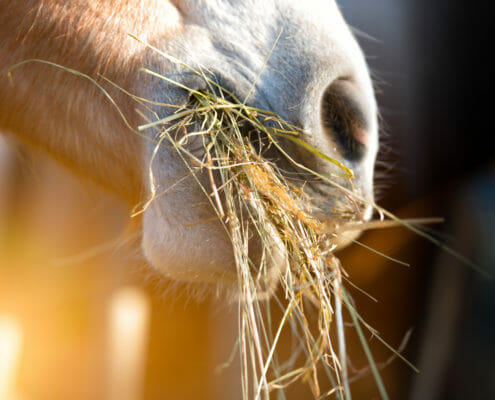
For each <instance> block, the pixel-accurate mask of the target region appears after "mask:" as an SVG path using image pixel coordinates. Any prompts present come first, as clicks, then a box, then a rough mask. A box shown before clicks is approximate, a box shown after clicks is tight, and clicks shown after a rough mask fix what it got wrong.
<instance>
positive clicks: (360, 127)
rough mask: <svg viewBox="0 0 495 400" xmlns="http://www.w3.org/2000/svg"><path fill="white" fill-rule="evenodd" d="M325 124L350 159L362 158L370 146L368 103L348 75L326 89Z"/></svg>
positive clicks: (338, 147)
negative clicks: (348, 78) (366, 104)
mask: <svg viewBox="0 0 495 400" xmlns="http://www.w3.org/2000/svg"><path fill="white" fill-rule="evenodd" d="M321 120H322V124H323V128H324V129H325V130H326V131H327V132H328V133H329V134H330V135H331V137H332V138H333V140H334V141H335V143H336V145H337V149H338V150H339V152H340V153H341V154H342V155H343V157H344V158H345V159H346V160H348V161H359V160H361V159H362V158H363V157H364V156H365V154H366V150H367V148H368V146H369V136H370V135H369V133H368V126H367V125H368V124H367V122H366V115H365V105H364V101H363V96H361V95H360V93H359V89H358V88H357V87H356V86H355V85H354V84H353V83H352V82H351V81H349V80H347V79H338V80H336V81H334V82H333V83H332V84H331V85H330V86H329V87H328V88H327V89H326V90H325V92H324V94H323V98H322V103H321Z"/></svg>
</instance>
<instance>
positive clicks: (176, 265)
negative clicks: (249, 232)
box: [142, 205, 286, 292]
mask: <svg viewBox="0 0 495 400" xmlns="http://www.w3.org/2000/svg"><path fill="white" fill-rule="evenodd" d="M266 229H267V232H268V233H269V237H268V239H266V240H265V243H263V244H261V240H260V239H259V237H257V236H253V238H251V239H250V240H249V243H248V248H249V259H250V261H251V264H252V265H253V266H254V268H259V266H260V265H261V263H262V260H265V261H266V264H265V265H266V273H265V277H264V279H263V280H262V281H263V282H262V283H261V284H260V286H259V291H260V292H271V291H272V290H273V289H274V288H275V286H276V280H277V279H276V278H277V276H278V274H277V271H279V270H280V269H281V268H282V267H283V265H285V260H286V252H285V248H284V246H283V243H282V241H281V240H280V238H279V236H278V234H277V233H276V229H275V228H274V227H273V226H267V227H266ZM142 249H143V252H144V255H145V257H146V258H147V260H148V261H149V262H150V263H151V265H152V266H153V267H154V268H155V269H156V270H157V271H158V272H159V273H160V274H161V275H163V276H164V277H166V278H169V279H172V280H174V281H180V282H189V283H198V284H201V283H207V284H220V285H227V286H228V285H233V284H235V283H237V282H238V279H239V272H238V270H237V262H236V259H235V256H234V253H233V246H232V242H231V240H230V238H229V236H228V235H227V233H226V231H225V228H224V227H223V226H222V225H221V223H220V221H213V222H211V221H210V222H205V223H204V224H196V225H191V226H184V225H183V224H180V223H178V222H177V221H175V222H174V223H172V224H170V221H167V219H166V218H164V216H163V214H162V213H160V207H159V205H155V206H153V205H151V206H150V207H149V208H148V209H147V210H146V211H145V213H144V217H143V239H142Z"/></svg>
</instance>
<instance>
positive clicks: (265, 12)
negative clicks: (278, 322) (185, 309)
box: [0, 0, 378, 283]
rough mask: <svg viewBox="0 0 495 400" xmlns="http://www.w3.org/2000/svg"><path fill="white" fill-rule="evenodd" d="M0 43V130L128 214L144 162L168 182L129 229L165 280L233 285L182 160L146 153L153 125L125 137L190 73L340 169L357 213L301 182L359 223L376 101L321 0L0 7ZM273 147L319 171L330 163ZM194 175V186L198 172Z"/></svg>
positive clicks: (223, 243)
mask: <svg viewBox="0 0 495 400" xmlns="http://www.w3.org/2000/svg"><path fill="white" fill-rule="evenodd" d="M0 49H1V50H0V52H1V57H0V60H1V61H0V76H1V77H2V78H1V79H3V81H2V84H1V85H0V131H2V132H7V133H9V134H11V135H13V136H15V137H16V138H18V140H20V141H21V142H22V143H24V144H25V145H26V146H27V147H31V148H38V149H41V150H42V151H44V152H46V153H47V154H49V155H50V156H51V157H52V158H54V159H55V160H56V161H57V162H58V163H60V164H62V165H65V166H67V167H69V168H70V169H71V170H72V171H74V172H75V173H76V174H78V175H79V176H82V177H84V178H87V179H88V180H90V181H93V182H96V183H97V184H98V185H100V186H102V187H103V188H105V189H106V190H108V191H111V192H113V193H115V194H116V195H117V196H118V197H120V198H122V199H124V200H125V201H126V203H127V204H128V206H129V209H132V208H133V207H134V206H135V205H136V204H137V203H139V202H142V201H144V200H146V199H147V198H149V197H150V195H151V194H152V187H151V186H152V182H151V181H150V179H149V177H148V167H149V165H150V162H151V161H152V162H153V171H154V180H155V181H156V182H158V183H159V184H161V185H165V186H168V185H171V184H173V188H172V189H171V190H168V191H167V193H166V194H165V195H163V196H159V197H157V198H155V199H154V200H153V201H152V202H150V204H149V206H148V207H146V208H145V209H144V211H143V213H142V217H141V219H140V220H139V221H138V225H139V226H138V228H137V229H138V230H139V231H140V232H141V233H142V242H141V247H142V250H143V253H144V255H145V257H146V259H147V260H148V261H149V263H150V264H151V265H152V266H153V267H154V268H155V269H156V270H157V271H159V273H161V274H163V275H164V276H166V277H169V278H172V279H174V280H178V281H188V282H214V283H215V282H230V281H232V280H234V279H235V277H236V272H235V261H234V256H233V251H232V246H231V243H230V240H229V238H228V235H227V234H226V233H225V230H224V229H223V226H222V225H221V223H220V221H219V220H218V219H216V220H215V213H214V210H213V208H212V207H211V206H210V205H209V204H208V202H207V201H206V200H205V195H204V193H203V192H202V190H201V188H200V186H199V185H198V184H197V183H196V182H195V181H194V179H192V178H191V177H187V175H188V169H187V167H186V165H184V163H183V162H182V160H181V159H180V158H179V156H178V154H177V153H176V152H175V151H174V150H173V149H170V148H167V147H166V146H164V147H163V148H160V149H159V151H158V152H156V145H155V143H156V131H155V130H154V129H152V128H150V129H148V130H145V131H144V132H143V133H142V134H141V135H138V134H136V133H135V131H136V130H137V129H136V128H137V127H138V126H140V125H142V124H143V121H144V120H149V119H153V118H159V119H163V118H167V117H168V116H170V115H172V114H173V113H175V112H176V110H177V107H181V106H184V105H185V104H187V103H188V101H189V97H190V91H189V90H187V89H192V90H196V91H201V90H206V89H207V88H208V85H207V80H206V79H205V78H204V77H202V76H198V75H197V74H195V73H192V72H191V70H192V69H193V68H194V69H201V70H204V71H207V73H208V76H211V77H212V78H213V79H214V80H215V82H218V84H219V86H221V87H222V88H225V89H226V91H228V92H229V93H232V94H234V95H235V96H236V98H238V99H241V100H243V101H244V102H245V104H247V105H249V106H251V107H254V108H256V109H261V110H267V111H269V112H273V113H274V114H276V115H278V116H280V118H282V119H283V120H284V121H287V122H288V123H290V124H292V125H294V126H296V127H298V129H299V130H300V132H301V133H300V137H301V139H302V140H303V141H304V142H305V143H307V144H308V145H310V146H312V147H314V148H316V149H318V150H319V151H320V152H321V153H324V154H327V155H328V156H330V157H332V158H335V159H337V160H340V161H341V162H342V163H343V164H344V165H346V166H347V167H348V168H350V169H352V171H353V172H354V178H353V180H352V189H353V190H354V191H355V192H357V193H358V194H359V195H360V196H361V197H362V198H364V199H366V200H367V202H368V205H366V206H363V207H362V209H361V210H357V211H356V210H354V209H352V207H350V206H349V205H348V204H347V205H344V203H345V201H344V200H345V195H344V194H343V193H340V192H339V191H338V190H337V189H335V188H334V187H331V186H330V185H328V184H326V183H324V182H307V183H306V184H305V192H307V193H308V195H309V196H310V197H311V199H312V204H313V206H314V208H315V209H317V210H318V212H319V213H321V214H324V215H328V216H334V217H335V218H337V217H338V214H339V213H354V214H358V215H359V218H361V219H362V220H366V219H369V218H370V216H371V212H372V209H371V206H370V205H369V204H372V202H373V169H374V163H375V159H376V153H377V149H378V122H377V106H376V100H375V96H374V90H373V84H372V80H371V78H370V73H369V70H368V67H367V64H366V61H365V57H364V55H363V53H362V51H361V49H360V47H359V45H358V43H357V41H356V39H355V38H354V36H353V34H352V31H351V29H350V28H349V26H348V25H347V24H346V22H345V21H344V18H343V16H342V14H341V12H340V10H339V8H338V5H337V4H336V2H335V1H334V0H325V1H323V0H308V1H305V2H300V1H298V0H271V1H266V0H238V1H232V0H140V1H138V0H122V1H118V2H116V1H111V0H101V1H95V0H77V1H71V2H66V1H63V0H51V1H43V0H25V1H22V2H11V1H7V0H0ZM143 70H150V71H154V73H155V74H154V75H151V74H146V73H144V72H143ZM160 77H165V78H166V79H162V78H160ZM186 88H187V89H186ZM129 93H132V96H130V95H129ZM136 98H138V99H147V101H148V103H147V108H146V115H144V116H143V113H142V112H137V111H136V102H135V99H136ZM163 104H166V105H169V106H167V107H163V106H162V105H163ZM174 106H177V107H174ZM190 129H193V128H190ZM283 145H284V146H285V148H286V149H287V151H288V152H290V153H291V154H292V155H293V156H294V158H295V159H296V160H297V161H298V162H299V163H301V164H304V165H306V166H307V167H308V168H311V169H312V170H314V171H316V172H318V173H319V174H321V175H329V174H332V173H335V171H336V169H338V167H336V166H335V165H333V164H331V163H328V162H326V161H324V160H322V159H321V158H319V157H317V156H315V155H314V154H313V153H311V152H308V151H306V150H304V149H301V148H296V147H295V146H292V145H291V144H290V143H285V144H283ZM185 176H186V178H184V177H185ZM198 179H199V180H200V181H203V182H207V179H208V178H207V174H206V173H199V174H198ZM346 184H347V183H346ZM347 203H348V202H347ZM350 208H351V209H350ZM201 221H208V222H205V223H201Z"/></svg>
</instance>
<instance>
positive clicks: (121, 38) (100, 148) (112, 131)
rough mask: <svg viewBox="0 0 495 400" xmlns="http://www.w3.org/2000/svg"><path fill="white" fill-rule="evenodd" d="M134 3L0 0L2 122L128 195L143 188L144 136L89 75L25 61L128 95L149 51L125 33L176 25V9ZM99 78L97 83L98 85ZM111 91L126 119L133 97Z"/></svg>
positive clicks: (146, 33) (150, 33)
mask: <svg viewBox="0 0 495 400" xmlns="http://www.w3.org/2000/svg"><path fill="white" fill-rule="evenodd" d="M157 2H158V1H157V0H144V1H140V2H136V1H111V0H108V1H71V2H67V1H64V0H62V1H54V0H50V1H39V0H26V1H8V0H1V1H0V49H1V55H0V59H1V62H0V77H1V81H0V82H1V84H0V129H1V130H3V131H8V132H11V133H13V134H14V135H16V136H18V137H20V138H21V140H23V141H25V142H27V143H29V144H30V145H34V146H37V147H41V148H42V149H43V150H45V151H47V152H48V153H49V154H50V155H52V156H53V157H55V158H56V159H58V161H60V162H62V163H63V164H65V165H67V166H69V167H70V168H71V169H73V170H75V171H77V172H78V173H79V174H82V175H84V176H85V177H88V178H90V179H92V180H94V181H96V182H98V183H100V184H103V185H104V186H105V187H107V188H109V189H111V190H113V191H116V192H117V193H118V194H120V195H122V196H124V197H125V198H126V200H128V201H129V202H131V203H132V202H136V201H137V200H138V199H139V197H140V196H141V193H142V177H141V171H140V169H139V168H138V167H137V166H138V165H140V164H141V163H140V162H139V161H138V158H140V157H141V154H142V150H141V149H140V147H141V146H142V143H141V142H140V140H139V138H138V137H137V136H136V135H135V134H134V133H132V131H131V130H130V129H129V128H127V127H126V126H125V124H124V122H123V121H122V119H121V117H120V116H119V114H118V112H117V111H116V110H115V108H114V107H113V106H112V104H111V103H110V101H109V100H108V99H107V98H106V97H105V96H104V95H103V94H102V92H101V91H100V90H99V89H98V88H97V87H96V86H95V85H94V84H93V83H91V82H90V81H88V80H86V79H84V78H81V77H78V76H75V75H72V74H70V73H68V72H66V71H63V70H60V69H57V68H56V67H53V66H48V65H44V64H40V63H28V64H25V65H23V66H21V67H19V68H17V69H15V70H14V71H13V74H12V76H13V84H12V83H10V82H9V81H8V79H7V72H8V71H9V69H10V68H11V67H12V66H14V65H15V64H16V63H19V62H21V61H25V60H28V59H41V60H46V61H51V62H54V63H57V64H59V65H62V66H64V67H67V68H73V69H75V70H77V71H80V72H82V73H84V74H87V75H88V76H90V77H93V78H95V79H98V80H99V81H100V82H102V79H101V78H99V74H101V75H103V76H105V77H106V78H108V79H109V80H111V81H112V82H114V83H116V84H117V85H119V86H121V87H123V88H125V89H126V90H129V91H131V92H134V93H139V92H138V88H137V87H136V76H137V74H138V69H139V67H140V66H142V65H143V64H144V63H146V59H147V58H148V59H149V58H150V57H153V54H152V53H151V52H146V51H145V50H144V46H142V45H140V44H139V43H137V42H136V41H135V40H133V39H132V38H130V37H128V36H127V34H128V33H132V34H134V35H137V36H139V37H140V38H143V39H144V40H147V41H149V42H151V43H152V42H153V41H154V38H155V37H160V38H163V37H166V36H167V35H170V34H172V33H173V32H174V31H176V30H178V29H180V23H179V19H178V18H179V17H178V15H177V14H176V12H175V9H174V8H173V7H172V6H170V7H167V6H164V2H163V1H161V2H160V3H161V5H160V7H157V6H156V5H155V4H154V3H157ZM102 83H103V84H104V85H105V83H104V82H102ZM109 86H110V85H108V84H106V86H105V88H106V89H107V90H109V92H110V94H111V96H112V97H113V98H114V100H115V101H116V103H117V104H118V105H119V107H120V108H121V109H122V111H123V112H124V114H125V115H126V117H127V118H129V119H130V123H131V125H133V126H135V125H136V123H137V121H136V118H135V114H134V113H133V107H134V104H133V101H132V100H131V99H130V98H129V97H128V96H127V95H125V94H123V93H121V92H119V91H118V90H116V89H115V88H111V87H109Z"/></svg>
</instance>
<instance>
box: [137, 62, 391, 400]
mask: <svg viewBox="0 0 495 400" xmlns="http://www.w3.org/2000/svg"><path fill="white" fill-rule="evenodd" d="M190 69H191V70H192V68H190ZM145 71H146V72H148V73H152V74H153V75H154V76H155V77H159V78H161V79H164V80H166V81H167V82H168V83H171V84H177V85H180V84H179V83H178V82H173V81H171V80H170V79H169V78H167V77H163V76H159V75H158V74H156V73H154V72H151V71H148V70H145ZM194 72H195V73H197V74H198V75H201V76H202V77H203V78H204V79H205V81H206V82H207V83H208V85H209V90H208V91H207V92H198V91H195V90H189V89H187V88H185V87H183V86H182V85H180V87H182V88H183V89H185V90H188V91H189V94H190V99H191V100H190V102H189V104H187V105H186V106H185V107H183V108H181V109H180V110H177V112H176V113H174V114H172V115H169V116H168V117H166V118H163V119H157V120H156V121H154V122H149V123H147V124H144V125H142V126H141V127H140V128H139V129H140V130H144V129H149V128H152V127H155V128H157V129H158V130H159V132H160V133H159V135H158V140H157V143H156V147H155V152H154V154H156V153H157V152H158V150H159V148H160V147H161V146H163V145H166V146H167V147H168V148H170V147H173V148H174V149H176V151H177V152H178V154H179V155H180V157H181V158H182V160H183V161H184V162H185V163H186V165H187V167H188V168H189V171H190V173H191V174H192V175H193V176H196V175H198V174H199V173H201V172H206V173H207V175H208V177H209V187H202V189H203V191H204V193H205V194H206V195H207V196H208V199H209V200H210V203H211V205H212V207H213V208H214V209H215V212H216V214H217V216H218V219H219V220H220V221H221V222H222V223H223V225H224V227H225V230H226V232H227V233H228V235H229V237H230V240H231V243H232V247H233V250H234V256H235V262H236V267H237V275H238V288H237V292H238V296H239V302H238V307H239V341H238V346H239V349H238V351H239V357H240V362H241V370H242V377H241V383H242V393H243V399H269V398H270V397H271V393H272V392H277V394H278V396H279V397H278V398H285V395H284V393H285V390H287V387H289V386H290V385H291V384H294V383H295V382H297V381H301V382H304V383H306V384H307V385H309V387H310V389H311V392H312V393H313V396H314V398H315V399H318V398H327V397H333V398H338V399H350V398H351V393H350V388H349V379H350V377H349V372H348V366H347V359H346V340H345V338H346V334H345V331H344V313H345V312H346V313H347V314H348V315H349V316H350V319H351V322H352V324H353V326H354V328H355V330H356V332H357V334H358V336H359V338H360V340H361V343H362V346H363V350H364V352H365V354H366V356H367V358H368V361H369V365H370V370H371V373H372V374H373V376H374V378H375V381H376V384H377V387H378V389H379V392H380V395H381V397H382V398H383V399H387V398H388V396H387V393H386V390H385V387H384V385H383V382H382V380H381V377H380V374H379V371H378V367H377V365H376V364H375V362H374V360H373V357H372V355H371V352H370V350H369V348H368V344H367V341H366V339H365V335H364V332H363V327H364V328H365V329H367V330H370V331H371V332H372V333H373V334H376V332H374V331H373V330H372V329H371V327H369V325H367V324H366V323H365V322H364V321H363V320H362V318H361V317H360V316H359V314H358V313H357V311H356V309H355V307H354V304H353V301H352V299H351V298H350V296H349V294H348V292H347V290H346V288H345V287H344V285H343V275H345V272H344V270H343V269H342V267H341V265H340V262H339V260H338V259H337V258H336V257H335V256H334V254H333V251H334V250H335V248H336V245H335V244H334V242H335V240H334V238H335V236H336V235H337V231H338V230H342V231H343V230H345V227H343V226H342V225H341V224H340V223H336V222H337V221H334V222H335V223H333V224H329V221H327V220H322V219H321V218H319V217H317V216H316V215H314V213H313V212H312V208H311V199H310V198H309V197H308V196H307V195H306V194H305V193H304V190H303V188H301V186H296V185H294V184H293V183H292V182H290V181H289V180H288V179H287V178H286V176H285V175H286V174H284V173H283V171H281V170H280V169H279V168H278V167H277V164H275V163H274V162H272V161H271V160H270V159H268V158H266V157H265V156H264V155H265V154H266V152H267V151H268V149H275V150H276V151H277V153H278V154H279V155H280V156H281V157H285V158H286V160H287V161H288V162H289V163H291V164H293V165H294V167H295V168H298V169H300V170H303V171H305V172H310V173H312V174H313V175H314V176H315V177H316V178H319V179H323V180H325V181H327V182H328V183H329V184H330V185H333V186H335V187H337V188H338V189H339V190H342V191H345V192H346V193H347V194H348V197H349V198H350V201H353V202H356V203H362V202H363V201H364V200H363V199H361V198H359V196H358V195H356V194H355V193H353V192H352V191H349V190H348V189H345V188H344V187H343V186H341V185H340V184H338V183H337V180H336V179H335V178H341V179H342V178H344V179H348V180H352V178H353V173H352V171H351V170H349V169H348V168H346V167H345V166H344V165H342V164H341V163H340V162H339V161H337V160H335V159H333V158H331V157H328V156H327V155H325V154H323V153H321V152H320V151H318V150H316V149H314V148H312V147H310V146H309V145H308V144H307V143H305V142H303V141H302V140H301V139H300V138H299V136H300V132H299V131H298V129H297V128H295V127H293V126H291V125H290V124H288V123H286V122H285V121H283V120H281V119H280V118H278V117H277V116H276V115H275V114H273V113H270V112H266V111H262V110H258V109H254V108H252V107H248V106H246V105H245V104H243V103H242V102H240V101H238V100H237V99H235V96H234V95H233V94H232V93H228V92H226V91H225V90H224V89H223V88H221V87H220V86H219V85H218V84H217V83H216V82H214V81H213V80H211V79H209V78H208V77H207V76H206V75H205V74H203V73H202V71H198V70H194ZM280 138H284V139H287V140H290V141H292V142H294V143H296V144H298V145H300V146H303V147H304V148H305V149H306V150H308V151H311V152H313V153H314V154H317V155H318V156H319V157H321V158H323V159H325V160H326V161H327V162H331V163H333V164H334V165H337V166H338V167H339V169H340V170H341V173H340V174H336V176H334V177H323V176H321V175H319V174H318V173H316V172H313V171H310V170H309V169H307V168H305V167H304V166H302V165H300V164H299V163H297V162H296V161H295V160H294V159H292V158H291V157H290V155H289V154H288V153H286V152H285V151H284V149H283V148H282V147H281V146H280V143H279V139H280ZM198 139H199V140H200V141H201V145H202V151H201V152H200V154H201V155H200V156H198V151H194V152H192V151H191V150H190V149H189V147H188V143H189V142H190V141H192V140H195V142H196V143H197V142H198ZM151 163H152V162H151ZM151 163H150V164H151ZM149 172H150V182H151V186H152V196H151V198H150V199H149V200H148V201H147V203H146V204H145V205H144V207H146V205H147V204H149V203H150V202H151V201H153V200H154V198H156V196H158V195H159V194H158V193H156V190H153V188H154V187H155V183H154V177H153V171H152V169H151V167H150V171H149ZM197 181H198V183H199V179H198V180H197ZM141 211H142V209H141ZM340 222H343V221H340ZM354 222H355V221H354ZM350 229H351V230H352V229H356V224H355V223H354V224H353V225H352V226H351V228H350ZM253 238H255V239H254V241H255V242H257V243H258V244H257V247H258V248H261V257H260V258H259V259H258V260H256V261H253V260H252V259H251V258H250V255H251V253H252V251H251V253H250V247H251V246H252V245H253ZM278 285H279V286H280V289H279V290H278V291H275V287H276V286H278ZM271 303H275V304H276V305H277V306H278V307H280V308H281V310H282V313H281V317H280V316H279V317H278V320H275V318H276V317H275V315H273V313H272V311H271V309H272V307H271ZM314 316H316V317H314ZM273 327H276V329H275V330H273V329H272V328H273ZM287 332H289V334H290V335H291V336H292V339H293V341H295V343H296V345H295V350H294V351H293V354H291V356H290V357H289V358H288V359H285V360H283V359H282V356H283V355H282V354H280V352H277V350H278V346H279V343H280V338H281V337H282V335H284V334H287ZM334 332H335V337H336V339H334V338H333V336H332V335H331V334H333V333H334ZM334 342H336V343H334ZM322 375H323V376H324V377H325V380H326V381H328V382H327V383H326V385H327V386H328V384H329V385H330V386H329V387H324V385H322V383H321V376H322Z"/></svg>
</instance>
